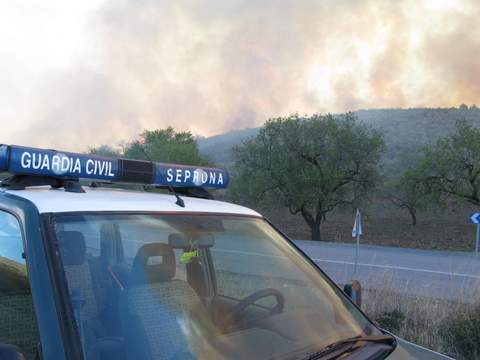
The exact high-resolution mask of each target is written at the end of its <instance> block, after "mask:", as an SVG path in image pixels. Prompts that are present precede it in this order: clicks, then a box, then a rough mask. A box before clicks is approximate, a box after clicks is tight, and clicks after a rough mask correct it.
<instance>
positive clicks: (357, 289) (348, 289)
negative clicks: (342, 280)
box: [343, 280, 362, 307]
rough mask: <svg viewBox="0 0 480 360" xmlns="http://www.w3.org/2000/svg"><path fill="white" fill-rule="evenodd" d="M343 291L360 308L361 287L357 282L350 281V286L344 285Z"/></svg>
mask: <svg viewBox="0 0 480 360" xmlns="http://www.w3.org/2000/svg"><path fill="white" fill-rule="evenodd" d="M343 291H344V292H345V294H347V295H348V296H349V297H350V299H352V300H353V302H354V303H355V304H357V306H358V307H362V285H360V282H359V281H358V280H352V282H351V283H350V284H345V286H344V287H343Z"/></svg>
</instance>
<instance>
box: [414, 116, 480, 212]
mask: <svg viewBox="0 0 480 360" xmlns="http://www.w3.org/2000/svg"><path fill="white" fill-rule="evenodd" d="M422 171H423V175H422V176H423V178H424V181H425V183H426V184H428V185H429V186H430V187H431V188H432V189H433V190H434V191H436V192H437V193H438V194H439V195H441V196H449V197H453V198H456V199H460V200H462V201H465V202H468V203H470V204H473V205H475V206H480V129H478V128H475V127H473V126H472V124H470V123H468V122H466V121H459V122H457V124H456V131H455V133H454V134H452V135H450V136H447V137H444V138H442V139H440V140H438V142H437V143H436V144H435V145H434V146H431V147H427V148H426V149H425V150H424V156H423V163H422Z"/></svg>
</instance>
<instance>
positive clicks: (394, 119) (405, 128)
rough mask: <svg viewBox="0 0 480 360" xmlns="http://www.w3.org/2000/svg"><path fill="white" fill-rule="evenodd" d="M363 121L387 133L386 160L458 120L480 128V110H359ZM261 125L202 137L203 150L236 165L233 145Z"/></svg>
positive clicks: (441, 133)
mask: <svg viewBox="0 0 480 360" xmlns="http://www.w3.org/2000/svg"><path fill="white" fill-rule="evenodd" d="M354 114H355V115H356V116H357V117H358V119H359V121H361V122H363V123H365V124H368V125H371V126H372V127H374V128H376V129H378V130H380V131H382V132H383V134H384V135H385V142H386V145H387V152H386V154H385V157H384V161H385V162H386V163H390V162H393V161H395V159H396V157H397V156H398V154H399V153H400V152H403V151H407V152H408V151H411V152H413V151H415V149H418V148H420V147H422V146H425V145H427V144H430V143H433V142H435V141H436V140H437V139H438V138H440V137H443V136H445V135H449V134H451V133H452V132H453V131H454V129H455V123H456V121H458V120H463V119H464V120H467V121H470V122H472V123H473V124H474V125H475V126H477V127H480V109H479V108H478V107H476V106H471V107H470V108H468V107H467V106H465V105H462V106H460V107H459V108H435V109H431V108H414V109H371V110H357V111H354ZM259 129H260V127H257V128H248V129H241V130H233V131H229V132H227V133H225V134H222V135H216V136H212V137H207V138H199V139H198V145H199V148H200V151H201V152H202V153H204V154H206V155H209V156H211V157H212V158H213V160H214V161H215V162H216V163H217V164H218V165H220V166H225V167H227V168H229V167H231V166H232V165H233V153H232V148H233V147H234V146H235V145H238V144H240V143H241V142H243V141H245V140H246V139H248V138H250V137H253V136H255V135H257V133H258V131H259Z"/></svg>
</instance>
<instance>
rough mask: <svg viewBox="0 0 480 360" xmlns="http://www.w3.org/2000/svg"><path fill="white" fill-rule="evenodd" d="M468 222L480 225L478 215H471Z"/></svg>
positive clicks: (479, 215)
mask: <svg viewBox="0 0 480 360" xmlns="http://www.w3.org/2000/svg"><path fill="white" fill-rule="evenodd" d="M470 222H471V223H472V224H480V213H471V214H470Z"/></svg>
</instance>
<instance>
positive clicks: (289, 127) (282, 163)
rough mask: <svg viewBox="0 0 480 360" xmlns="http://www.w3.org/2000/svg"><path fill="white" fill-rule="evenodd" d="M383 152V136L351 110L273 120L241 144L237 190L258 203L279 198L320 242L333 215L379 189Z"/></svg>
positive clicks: (238, 148) (238, 155)
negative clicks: (379, 167) (343, 206)
mask: <svg viewBox="0 0 480 360" xmlns="http://www.w3.org/2000/svg"><path fill="white" fill-rule="evenodd" d="M383 150H384V141H383V137H382V135H381V134H380V133H379V132H377V131H376V130H373V129H371V128H369V127H367V126H366V125H362V124H360V123H358V122H357V121H356V119H355V117H354V115H353V114H351V113H347V114H343V115H339V116H333V115H312V116H309V117H300V116H298V115H292V116H289V117H286V118H285V117H280V118H276V119H271V120H269V121H267V122H266V123H265V125H264V126H263V128H262V129H261V130H260V132H259V134H258V135H257V136H256V137H254V138H252V139H250V140H247V141H246V142H244V143H243V144H242V145H240V146H238V147H236V148H235V150H234V153H235V169H234V170H235V171H234V183H233V189H232V193H233V195H234V196H236V197H237V198H240V199H247V200H250V201H253V202H256V203H258V202H261V201H262V200H264V199H265V198H266V197H274V198H275V199H277V200H278V201H280V202H281V204H283V205H284V206H286V207H288V209H289V211H290V213H291V214H300V215H301V216H302V217H303V219H304V220H305V222H306V223H307V224H308V226H309V227H310V229H311V238H312V240H320V239H321V234H320V228H321V224H322V222H323V221H324V219H325V217H326V214H327V213H329V212H331V211H333V210H334V209H336V208H337V207H340V206H342V205H346V204H356V203H358V202H359V201H361V200H362V199H364V198H366V197H367V196H368V195H369V194H370V193H371V191H372V190H373V189H374V187H375V184H376V181H377V179H378V170H377V165H378V162H379V159H380V156H381V154H382V152H383Z"/></svg>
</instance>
